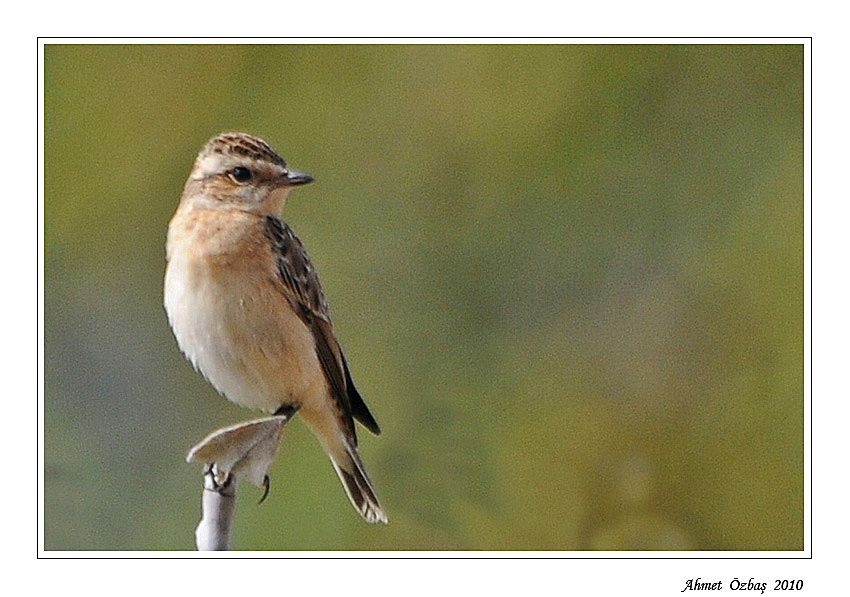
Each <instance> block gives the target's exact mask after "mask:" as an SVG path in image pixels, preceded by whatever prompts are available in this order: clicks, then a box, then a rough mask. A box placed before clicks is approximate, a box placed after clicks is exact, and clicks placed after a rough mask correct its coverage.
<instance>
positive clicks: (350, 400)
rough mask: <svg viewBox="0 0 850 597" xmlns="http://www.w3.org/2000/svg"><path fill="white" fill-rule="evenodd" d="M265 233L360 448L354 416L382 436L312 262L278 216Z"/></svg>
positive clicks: (269, 218) (290, 297)
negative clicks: (358, 385)
mask: <svg viewBox="0 0 850 597" xmlns="http://www.w3.org/2000/svg"><path fill="white" fill-rule="evenodd" d="M265 234H266V237H267V238H268V239H269V240H270V241H271V244H272V251H273V253H274V257H275V261H276V266H277V268H276V269H277V274H278V277H279V280H280V282H281V284H282V288H283V292H284V295H285V296H286V298H287V300H288V301H289V303H290V305H292V308H293V309H294V310H295V312H296V313H297V314H298V316H299V317H300V318H301V320H302V321H303V322H304V324H305V325H306V326H307V327H308V328H309V329H310V331H311V332H312V333H313V339H314V341H315V345H316V356H317V357H318V358H319V363H321V365H322V370H323V371H324V373H325V377H326V378H327V380H328V385H329V386H330V389H331V395H332V397H333V399H334V400H335V401H336V407H337V412H338V415H339V417H340V419H341V421H342V423H343V425H344V427H345V430H346V432H347V433H348V434H349V436H350V438H351V439H352V441H353V442H354V444H355V445H357V435H356V433H355V430H354V420H353V418H352V416H354V417H356V418H357V419H358V420H359V421H361V422H362V423H363V424H364V425H365V426H366V428H367V429H369V430H371V431H373V432H375V433H379V432H380V429H379V428H378V424H377V423H376V422H375V419H374V417H372V414H371V413H370V412H369V409H368V408H367V407H366V404H365V403H364V402H363V399H362V398H361V397H360V394H359V393H358V392H357V388H355V387H354V382H353V381H352V380H351V374H350V373H349V372H348V365H347V364H346V362H345V357H344V356H343V354H342V348H340V346H339V343H338V342H337V341H336V338H335V337H334V333H333V326H332V324H331V319H330V312H329V310H328V304H327V301H326V300H325V295H324V293H323V292H322V286H321V284H320V283H319V277H318V275H317V274H316V270H315V269H314V268H313V265H312V264H311V263H310V257H309V256H308V255H307V251H306V250H305V249H304V245H303V244H302V243H301V241H300V240H299V239H298V237H297V236H295V232H293V230H292V228H290V227H289V226H288V225H287V224H286V222H284V221H283V220H281V219H280V218H278V217H275V216H267V217H266V222H265Z"/></svg>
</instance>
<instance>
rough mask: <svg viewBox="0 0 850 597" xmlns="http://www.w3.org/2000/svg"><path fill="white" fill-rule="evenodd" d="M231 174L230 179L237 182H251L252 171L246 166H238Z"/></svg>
mask: <svg viewBox="0 0 850 597" xmlns="http://www.w3.org/2000/svg"><path fill="white" fill-rule="evenodd" d="M229 174H230V178H232V179H233V180H234V181H236V182H248V181H249V180H251V171H250V170H248V168H246V167H245V166H236V167H235V168H234V169H233V170H231V171H230V172H229Z"/></svg>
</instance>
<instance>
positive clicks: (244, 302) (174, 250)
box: [164, 214, 323, 411]
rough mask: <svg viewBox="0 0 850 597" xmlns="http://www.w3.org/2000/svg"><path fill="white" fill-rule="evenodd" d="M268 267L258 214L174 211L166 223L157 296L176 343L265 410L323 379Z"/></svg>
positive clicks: (232, 394) (309, 341) (237, 396)
mask: <svg viewBox="0 0 850 597" xmlns="http://www.w3.org/2000/svg"><path fill="white" fill-rule="evenodd" d="M213 215H215V214H213ZM201 224H203V225H201ZM254 225H256V230H254V229H252V226H254ZM274 267H275V266H274V258H273V255H272V253H271V249H270V247H268V246H267V244H266V242H265V237H264V236H263V234H262V222H261V221H259V220H257V221H256V222H254V221H251V220H250V219H248V220H247V221H236V222H233V221H231V222H226V221H220V219H218V218H210V217H209V216H208V217H207V218H206V221H205V222H199V221H198V217H197V216H195V217H193V218H187V217H177V216H176V217H175V219H174V220H173V221H172V224H171V227H170V228H169V240H168V265H167V267H166V273H165V297H164V302H165V309H166V312H167V314H168V319H169V322H170V324H171V327H172V330H173V331H174V335H175V337H176V339H177V343H178V345H179V346H180V349H181V350H182V351H183V353H184V354H185V355H186V356H187V357H188V359H189V360H190V361H191V362H192V364H193V365H194V366H195V368H197V369H198V370H200V371H201V373H203V375H204V376H205V377H206V378H207V379H208V380H209V381H210V383H212V384H213V386H215V388H216V389H217V390H218V391H219V392H221V393H223V394H224V395H225V396H227V398H229V399H230V400H232V401H233V402H236V403H237V404H240V405H243V406H246V407H249V408H258V409H262V410H266V411H274V410H276V409H277V408H278V407H279V406H280V405H281V404H283V403H285V402H290V403H296V404H298V403H300V402H301V401H302V400H304V399H305V397H307V396H310V395H312V394H314V393H315V392H316V389H317V388H316V385H317V384H319V383H323V380H322V379H321V378H320V377H317V373H319V374H320V373H321V370H320V366H319V363H318V359H317V357H316V354H315V348H314V343H313V338H312V334H311V333H310V331H309V330H308V329H307V327H306V326H305V325H304V323H303V322H302V321H301V320H300V319H299V318H298V316H297V315H296V314H295V312H294V311H293V310H292V308H291V307H290V305H289V303H288V302H287V300H286V298H285V297H284V296H283V294H282V293H281V292H279V290H278V289H277V287H276V286H275V283H274V276H275V273H274Z"/></svg>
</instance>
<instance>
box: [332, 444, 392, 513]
mask: <svg viewBox="0 0 850 597" xmlns="http://www.w3.org/2000/svg"><path fill="white" fill-rule="evenodd" d="M331 462H333V465H334V469H336V474H337V475H339V479H340V481H342V485H343V487H345V493H347V494H348V498H349V499H350V500H351V504H352V505H353V506H354V508H355V509H356V510H357V511H358V512H360V515H361V516H363V518H365V519H366V522H383V523H386V522H387V515H386V513H385V512H384V508H383V507H382V506H381V502H379V501H378V496H377V495H376V494H375V489H374V488H373V487H372V481H370V480H369V475H368V474H366V468H365V467H364V466H363V461H362V460H360V455H359V454H358V453H357V448H355V447H353V446H350V445H349V446H346V458H344V462H337V459H334V458H332V459H331Z"/></svg>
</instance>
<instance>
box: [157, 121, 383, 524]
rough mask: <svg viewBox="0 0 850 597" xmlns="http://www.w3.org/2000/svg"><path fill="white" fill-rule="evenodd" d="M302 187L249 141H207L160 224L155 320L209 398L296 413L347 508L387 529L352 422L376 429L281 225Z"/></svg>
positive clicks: (232, 136) (303, 262) (297, 243)
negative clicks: (160, 288) (211, 393)
mask: <svg viewBox="0 0 850 597" xmlns="http://www.w3.org/2000/svg"><path fill="white" fill-rule="evenodd" d="M312 181H313V177H312V176H310V175H309V174H306V173H304V172H299V171H297V170H293V169H290V168H289V167H288V166H287V163H286V161H285V160H284V159H283V158H282V157H281V156H280V154H279V153H278V152H277V151H275V150H274V149H273V148H272V147H271V145H269V144H268V143H267V142H266V141H264V140H262V139H260V138H259V137H256V136H254V135H250V134H247V133H239V132H231V133H222V134H220V135H218V136H216V137H213V138H212V139H211V140H210V141H209V142H207V143H206V145H205V146H204V147H203V148H202V149H201V151H200V152H199V153H198V156H197V158H196V159H195V162H194V166H193V168H192V171H191V173H190V175H189V178H188V180H187V181H186V184H185V186H184V188H183V194H182V196H181V199H180V202H179V204H178V207H177V211H176V212H175V214H174V216H173V218H172V219H171V221H170V223H169V226H168V235H167V241H166V270H165V280H164V305H165V311H166V314H167V316H168V321H169V324H170V326H171V329H172V331H173V333H174V336H175V338H176V340H177V344H178V346H179V348H180V350H181V351H182V352H183V354H184V355H185V356H186V357H187V358H188V360H189V361H190V362H191V363H192V365H193V366H194V367H195V369H196V370H198V371H200V373H201V374H202V375H203V376H204V377H205V378H206V379H207V380H208V381H209V382H210V383H211V384H212V386H213V387H215V388H216V390H218V392H219V393H221V394H223V395H224V396H225V397H226V398H228V399H229V400H230V401H232V402H234V403H236V404H238V405H240V406H243V407H247V408H251V409H258V410H262V411H265V412H268V413H273V414H286V415H289V416H292V415H294V414H295V413H297V414H299V415H300V416H301V418H302V419H303V420H304V422H305V423H306V424H307V426H308V427H309V428H310V429H311V431H312V432H313V434H314V435H315V436H316V437H317V438H318V440H319V443H320V444H321V446H322V448H323V449H324V451H325V452H326V454H327V455H328V456H329V457H330V460H331V462H332V464H333V467H334V469H335V470H336V473H337V475H338V476H339V478H340V481H342V484H343V487H344V488H345V491H346V493H347V495H348V497H349V499H350V500H351V503H352V505H353V506H354V508H355V509H356V510H357V511H358V512H359V513H360V514H361V516H362V517H363V518H364V519H365V520H366V521H367V522H370V523H377V522H382V523H386V522H387V515H386V513H385V511H384V508H383V507H382V506H381V503H380V501H379V500H378V496H377V494H376V493H375V489H374V486H373V484H372V481H371V479H370V478H369V475H368V474H367V472H366V468H365V466H364V464H363V461H362V459H361V457H360V454H359V452H358V448H357V433H356V430H355V426H354V423H355V421H357V422H359V423H360V424H362V425H363V426H364V427H365V428H366V429H368V430H369V431H371V432H372V433H374V434H376V435H378V434H380V432H381V430H380V427H379V426H378V423H377V422H376V421H375V417H374V416H373V415H372V413H371V411H370V410H369V407H368V406H366V403H365V402H364V400H363V397H362V396H361V395H360V392H359V391H358V390H357V387H356V386H355V385H354V381H353V380H352V377H351V372H350V370H349V367H348V363H347V361H346V359H345V355H344V354H343V351H342V347H341V346H340V344H339V342H338V340H337V338H336V336H335V334H334V328H333V324H332V322H331V318H330V311H329V308H328V303H327V300H326V299H325V295H324V292H323V291H322V286H321V284H320V283H319V277H318V275H317V273H316V269H315V268H314V267H313V264H312V262H311V261H310V257H309V256H308V254H307V251H306V250H305V248H304V245H303V243H302V242H301V240H300V239H299V238H298V236H296V234H295V231H294V230H293V229H292V228H291V227H290V226H289V225H288V224H287V223H286V222H285V221H284V220H283V218H282V216H281V212H282V209H283V207H284V204H285V202H286V198H287V195H288V194H289V191H290V190H291V189H292V188H293V187H295V186H300V185H304V184H307V183H310V182H312Z"/></svg>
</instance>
